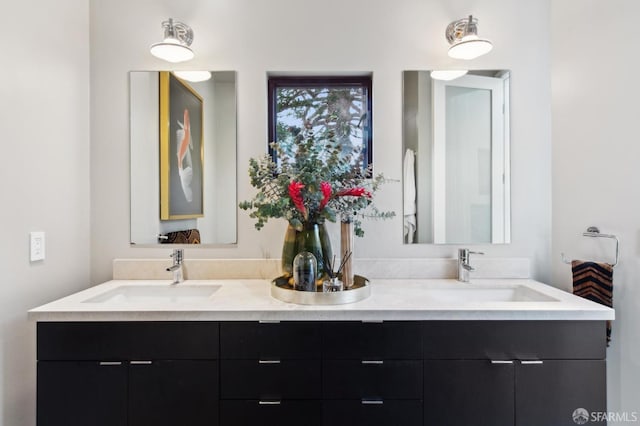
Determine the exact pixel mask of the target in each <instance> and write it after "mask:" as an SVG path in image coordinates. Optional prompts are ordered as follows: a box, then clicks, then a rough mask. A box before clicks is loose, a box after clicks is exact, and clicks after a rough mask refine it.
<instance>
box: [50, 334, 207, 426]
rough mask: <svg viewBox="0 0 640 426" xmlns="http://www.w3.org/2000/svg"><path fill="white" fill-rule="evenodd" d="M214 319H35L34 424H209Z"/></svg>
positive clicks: (137, 425) (124, 425)
mask: <svg viewBox="0 0 640 426" xmlns="http://www.w3.org/2000/svg"><path fill="white" fill-rule="evenodd" d="M218 340H219V339H218V324H217V323H209V322H202V323H172V322H166V323H164V322H158V323H152V322H144V323H142V322H141V323H124V322H123V323H91V322H86V323H38V349H37V351H38V367H37V369H38V391H37V424H38V426H86V425H89V424H90V425H105V426H120V425H122V426H152V425H153V426H174V425H176V424H188V425H190V426H205V425H206V426H215V425H217V424H218V403H219V392H218V386H219V377H218V376H219V366H218V360H217V358H218Z"/></svg>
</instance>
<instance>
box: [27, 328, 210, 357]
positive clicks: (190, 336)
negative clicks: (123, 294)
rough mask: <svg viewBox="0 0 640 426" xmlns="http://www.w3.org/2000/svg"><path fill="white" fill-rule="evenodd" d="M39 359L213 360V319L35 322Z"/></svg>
mask: <svg viewBox="0 0 640 426" xmlns="http://www.w3.org/2000/svg"><path fill="white" fill-rule="evenodd" d="M37 327H38V336H37V339H38V349H37V351H38V359H39V360H130V359H133V360H146V359H217V358H218V339H219V337H218V323H217V322H39V323H38V326H37Z"/></svg>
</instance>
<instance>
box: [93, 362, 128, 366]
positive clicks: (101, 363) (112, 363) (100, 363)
mask: <svg viewBox="0 0 640 426" xmlns="http://www.w3.org/2000/svg"><path fill="white" fill-rule="evenodd" d="M98 365H105V366H107V365H122V361H100V362H99V363H98Z"/></svg>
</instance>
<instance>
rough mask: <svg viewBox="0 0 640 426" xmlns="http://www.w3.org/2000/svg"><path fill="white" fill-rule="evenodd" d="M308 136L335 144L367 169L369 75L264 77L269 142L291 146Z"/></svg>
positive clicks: (369, 103)
mask: <svg viewBox="0 0 640 426" xmlns="http://www.w3.org/2000/svg"><path fill="white" fill-rule="evenodd" d="M309 136H313V137H314V139H316V140H333V141H336V142H338V143H339V145H340V147H341V149H342V152H343V153H345V154H348V155H352V154H354V153H355V154H357V155H356V158H358V159H361V161H362V164H361V165H362V167H363V169H366V168H367V167H368V166H369V165H370V164H371V162H372V154H373V153H372V147H373V145H372V140H373V139H372V117H371V76H364V77H269V142H274V141H277V142H279V143H280V144H281V145H282V144H284V145H285V146H291V147H294V145H295V143H296V141H297V140H300V138H307V137H309ZM269 153H270V154H271V155H272V156H273V157H274V161H276V162H277V161H278V159H277V158H276V154H275V152H274V151H273V150H272V149H271V148H269Z"/></svg>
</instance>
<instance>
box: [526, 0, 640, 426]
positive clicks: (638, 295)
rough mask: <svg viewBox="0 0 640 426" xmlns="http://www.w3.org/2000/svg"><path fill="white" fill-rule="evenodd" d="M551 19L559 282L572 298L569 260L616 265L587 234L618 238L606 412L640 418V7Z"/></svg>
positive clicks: (617, 4)
mask: <svg viewBox="0 0 640 426" xmlns="http://www.w3.org/2000/svg"><path fill="white" fill-rule="evenodd" d="M551 12H552V13H551V16H552V26H551V30H552V49H551V52H552V77H553V78H552V83H553V84H552V88H553V97H552V101H553V103H552V106H553V251H552V252H553V258H552V265H553V282H554V284H555V285H556V286H558V287H561V288H564V289H566V290H569V289H570V286H571V271H570V269H571V268H570V267H569V265H565V264H563V263H562V262H561V261H560V253H561V252H563V251H564V252H565V253H567V255H568V256H569V257H571V258H583V259H584V258H586V259H596V260H605V261H612V259H613V250H614V249H613V247H614V244H613V243H612V242H611V241H610V240H604V239H602V240H593V239H590V238H585V237H582V232H584V231H585V230H586V228H587V227H588V226H591V225H596V226H598V227H600V230H601V231H602V232H606V233H613V234H617V235H618V236H619V238H620V245H621V253H622V257H621V259H620V264H619V265H618V266H617V267H616V269H615V271H614V296H613V297H614V307H615V309H616V321H615V323H614V325H613V338H612V343H611V347H610V348H609V349H608V351H607V357H608V361H609V362H608V371H607V373H608V392H609V407H608V408H609V410H610V411H627V412H632V411H636V412H638V413H640V339H638V336H640V187H639V185H640V166H639V161H640V142H639V140H638V127H637V126H638V114H639V112H640V109H639V108H638V99H640V86H639V85H638V69H639V68H640V60H639V59H638V54H637V51H638V49H637V44H636V40H637V39H636V37H635V35H636V34H635V33H636V31H635V28H636V26H637V22H636V21H637V16H638V15H639V14H640V2H638V1H637V0H610V1H606V2H603V1H599V0H563V1H561V2H552V8H551ZM514 77H515V75H514ZM515 96H516V95H515V94H514V97H515ZM610 424H612V423H610Z"/></svg>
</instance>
